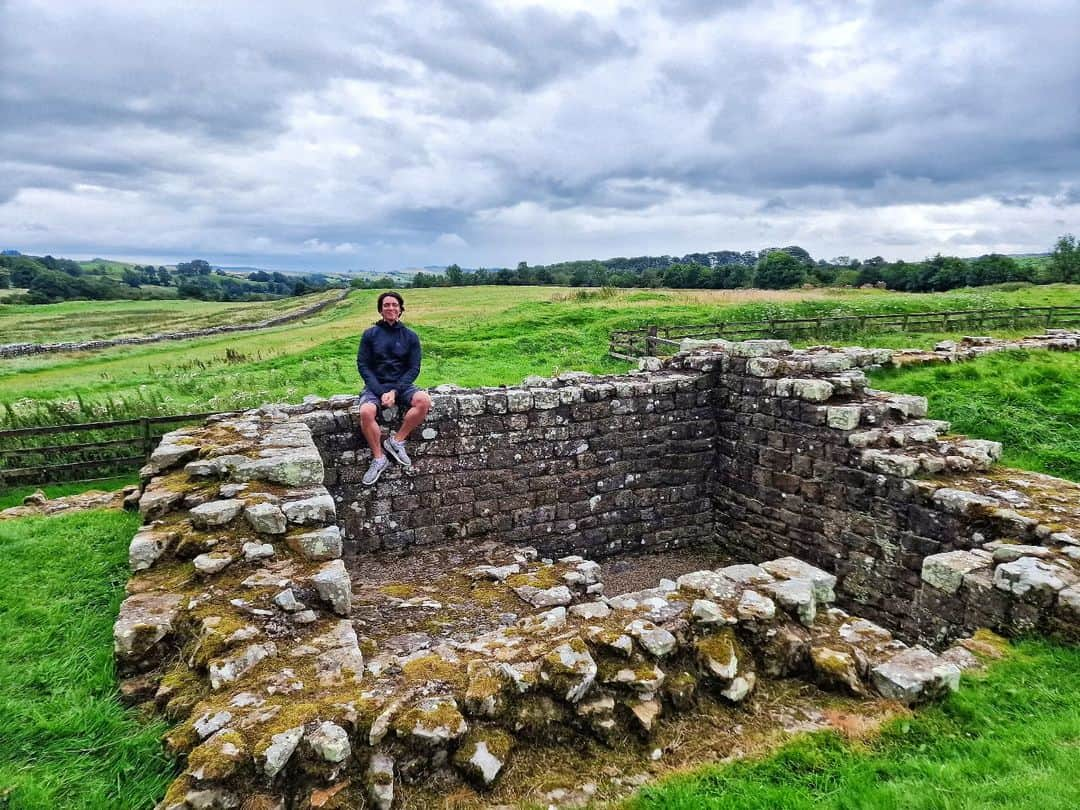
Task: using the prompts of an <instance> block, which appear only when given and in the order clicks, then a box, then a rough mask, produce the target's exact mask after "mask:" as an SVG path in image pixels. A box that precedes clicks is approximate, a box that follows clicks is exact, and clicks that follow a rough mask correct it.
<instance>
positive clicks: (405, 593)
mask: <svg viewBox="0 0 1080 810" xmlns="http://www.w3.org/2000/svg"><path fill="white" fill-rule="evenodd" d="M417 590H418V589H417V587H416V586H415V585H410V584H409V583H406V582H391V583H390V584H388V585H382V586H380V587H379V591H380V592H381V593H384V594H386V595H387V596H392V597H394V598H396V599H409V598H411V597H413V596H416V594H417Z"/></svg>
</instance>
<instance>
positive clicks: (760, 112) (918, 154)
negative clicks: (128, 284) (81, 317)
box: [0, 0, 1080, 268]
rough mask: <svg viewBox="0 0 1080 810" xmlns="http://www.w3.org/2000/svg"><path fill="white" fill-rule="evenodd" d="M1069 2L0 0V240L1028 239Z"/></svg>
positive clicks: (1062, 153)
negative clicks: (206, 2)
mask: <svg viewBox="0 0 1080 810" xmlns="http://www.w3.org/2000/svg"><path fill="white" fill-rule="evenodd" d="M1078 22H1080V11H1078V9H1077V8H1076V7H1075V3H1073V2H1071V1H1070V0H1048V2H1045V3H1041V4H1039V5H1038V6H1036V7H1032V6H1031V5H1030V4H1021V3H1019V2H1005V0H993V1H992V2H980V3H953V2H948V3H946V2H919V3H891V2H888V3H887V2H884V1H883V0H882V1H881V2H871V3H868V4H836V3H829V2H824V0H806V2H801V3H783V2H779V1H777V2H772V3H746V2H738V1H734V2H722V3H705V2H699V1H698V0H669V2H664V3H661V4H659V5H653V4H648V3H644V2H641V3H633V2H622V3H620V2H618V0H613V3H612V5H611V6H606V5H604V4H602V3H601V4H598V3H586V2H584V0H582V2H574V0H565V1H564V2H559V3H552V4H545V5H543V6H538V5H532V4H528V3H525V2H499V3H495V2H494V0H466V2H458V3H450V2H443V3H435V4H430V3H426V4H423V5H419V4H413V3H411V2H408V0H399V1H398V2H386V3H375V4H365V5H364V7H363V9H362V10H358V7H356V6H355V5H354V4H347V3H344V2H331V1H330V0H312V2H309V3H306V4H305V5H304V9H303V13H300V12H298V11H297V9H296V7H295V5H293V4H289V3H285V2H263V3H254V2H251V3H241V2H237V3H229V4H221V5H220V6H216V7H214V8H210V7H205V8H203V7H200V6H193V7H190V8H186V9H183V10H181V9H179V8H170V7H167V6H147V5H139V4H135V5H132V4H130V3H126V2H121V0H97V2H91V3H81V4H70V3H62V2H60V1H59V0H52V1H51V2H50V1H49V0H45V1H44V2H30V0H8V1H7V2H6V3H0V112H2V114H3V120H4V126H3V127H2V128H0V246H4V247H7V246H11V247H18V248H20V249H24V250H28V251H40V252H45V251H49V252H54V253H57V252H61V250H64V251H68V252H71V253H73V254H79V255H84V254H91V253H104V252H113V253H115V254H116V255H125V254H127V255H136V254H137V255H140V256H147V255H152V254H154V252H155V251H157V252H158V253H159V254H160V255H161V256H162V258H163V259H168V258H170V257H173V254H174V253H176V252H178V251H179V256H180V257H181V258H183V257H185V252H187V251H199V252H202V253H205V254H207V255H210V256H211V257H212V256H213V255H221V256H226V255H228V256H230V257H231V258H233V259H235V260H236V261H234V263H244V262H245V260H244V258H243V257H245V256H246V257H249V258H251V259H254V258H258V259H260V260H263V261H265V262H266V263H267V264H276V265H277V266H281V265H283V264H287V263H290V262H291V263H293V264H295V265H297V266H308V265H312V266H323V267H338V268H343V267H359V266H366V267H383V268H392V267H395V266H401V265H405V264H418V263H419V264H426V263H448V262H450V261H458V262H460V263H462V264H470V265H475V264H487V265H492V264H500V263H507V264H512V263H514V262H516V261H517V260H519V259H522V258H524V259H527V260H529V261H530V262H533V263H536V262H541V261H550V260H555V259H567V258H574V257H580V256H597V255H608V254H610V255H616V254H635V253H638V254H640V253H644V252H649V251H656V252H664V253H681V252H688V251H693V250H702V249H719V248H732V249H745V248H757V247H760V246H761V245H762V244H765V243H772V242H783V243H785V244H790V243H799V244H804V245H805V246H806V247H807V248H808V249H810V250H811V251H812V252H813V253H815V255H835V254H849V255H860V253H861V252H865V253H866V254H867V255H873V254H875V253H882V252H886V248H887V247H890V246H893V247H895V248H896V249H897V250H898V251H900V252H901V253H902V254H903V255H904V256H905V258H913V257H914V258H917V257H918V255H919V254H920V253H922V254H925V253H931V252H934V251H935V250H937V249H943V250H944V249H947V247H948V246H949V245H965V246H969V245H974V248H973V249H978V250H980V251H981V250H983V249H984V248H985V250H990V249H999V250H1005V249H1008V248H1010V247H1016V249H1017V250H1034V249H1045V247H1047V246H1048V245H1049V244H1050V243H1051V242H1052V240H1053V238H1054V236H1056V235H1057V233H1059V232H1060V228H1061V224H1060V223H1061V221H1062V218H1063V217H1064V218H1065V221H1068V217H1069V216H1070V215H1072V216H1075V212H1074V211H1073V210H1072V209H1074V207H1077V206H1080V192H1078V191H1077V189H1080V139H1077V137H1076V133H1077V132H1080V55H1078V54H1077V52H1076V49H1075V47H1074V44H1073V42H1072V35H1071V32H1073V31H1075V29H1076V24H1077V23H1078ZM1073 229H1074V230H1075V228H1073ZM703 234H704V235H703ZM852 234H859V236H858V237H857V238H856V237H853V236H852ZM1025 234H1026V235H1025ZM860 240H861V241H860ZM862 245H865V248H866V249H865V250H863V249H862V247H861V246H862ZM879 246H880V247H879Z"/></svg>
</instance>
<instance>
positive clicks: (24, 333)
mask: <svg viewBox="0 0 1080 810" xmlns="http://www.w3.org/2000/svg"><path fill="white" fill-rule="evenodd" d="M339 292H340V291H338V290H330V291H327V292H325V293H321V294H316V295H311V296H303V297H302V298H281V299H278V300H275V301H249V302H223V301H195V300H192V299H180V298H170V299H155V300H145V301H64V302H61V303H59V304H8V305H0V343H56V342H63V341H78V340H103V339H107V338H117V337H132V336H137V335H150V334H155V333H159V332H187V331H191V330H194V329H205V328H207V327H210V326H223V325H226V324H240V323H253V322H256V321H261V320H264V319H266V318H272V317H276V316H279V315H284V314H286V313H287V312H290V311H292V310H296V309H303V308H305V307H308V306H311V305H312V304H314V303H316V302H317V301H319V300H322V299H325V298H333V297H334V296H335V295H338V294H339ZM174 293H175V290H174Z"/></svg>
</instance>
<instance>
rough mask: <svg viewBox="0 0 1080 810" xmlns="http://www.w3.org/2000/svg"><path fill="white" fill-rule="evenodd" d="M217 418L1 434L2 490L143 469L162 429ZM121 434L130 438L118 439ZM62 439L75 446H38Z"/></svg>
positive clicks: (135, 421)
mask: <svg viewBox="0 0 1080 810" xmlns="http://www.w3.org/2000/svg"><path fill="white" fill-rule="evenodd" d="M213 415H214V414H212V413H185V414H175V415H172V416H145V417H142V418H139V419H118V420H116V421H112V422H83V423H80V424H74V425H47V426H44V427H28V428H16V429H13V430H0V489H4V488H6V487H12V486H17V485H25V484H39V483H48V482H55V481H85V480H92V479H94V478H101V477H105V476H107V475H116V474H119V473H121V472H125V471H128V470H131V469H134V468H137V467H139V466H142V464H144V463H145V462H146V460H147V459H148V458H149V457H150V453H151V452H153V450H154V448H155V447H156V446H157V443H158V441H159V440H160V439H161V436H162V434H163V433H166V432H168V431H167V430H162V429H160V428H162V427H164V426H166V425H177V424H182V423H185V422H195V421H198V420H200V419H205V418H206V417H208V416H213ZM116 434H124V435H122V436H120V437H119V438H117V437H116ZM58 435H68V436H71V437H72V438H74V439H75V441H72V442H67V443H61V444H46V443H40V442H38V441H37V439H38V438H39V437H42V436H48V437H52V436H58ZM79 439H82V441H79ZM46 441H53V440H51V439H48V440H46Z"/></svg>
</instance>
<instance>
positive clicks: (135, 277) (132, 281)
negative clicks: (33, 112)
mask: <svg viewBox="0 0 1080 810" xmlns="http://www.w3.org/2000/svg"><path fill="white" fill-rule="evenodd" d="M120 280H121V281H123V282H124V283H125V284H127V285H128V286H129V287H138V286H139V285H140V284H142V280H143V275H142V273H140V272H138V271H137V270H133V269H132V268H130V267H125V268H124V272H123V273H121V274H120Z"/></svg>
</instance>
